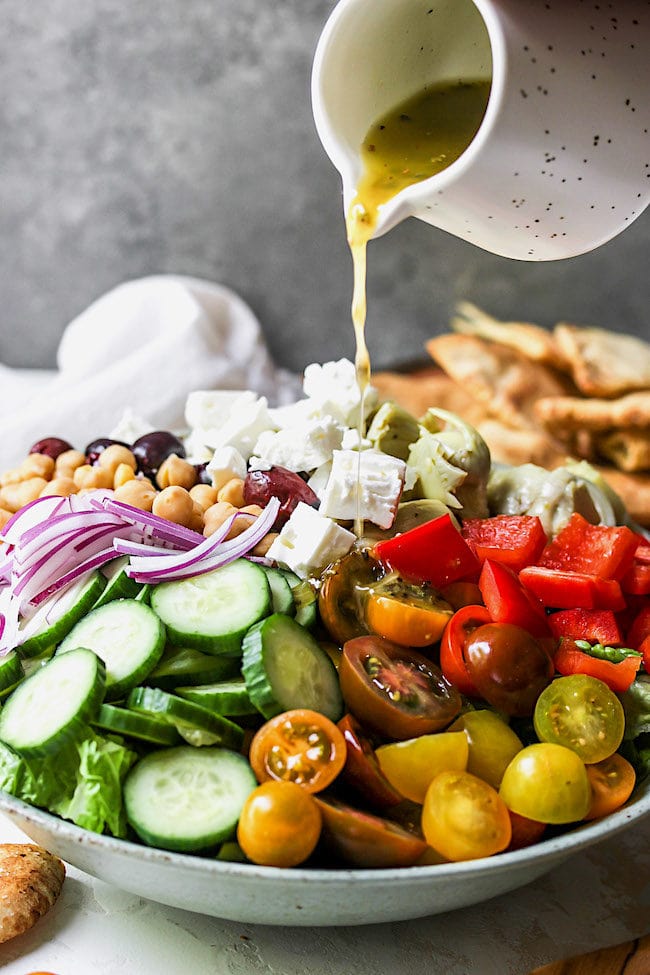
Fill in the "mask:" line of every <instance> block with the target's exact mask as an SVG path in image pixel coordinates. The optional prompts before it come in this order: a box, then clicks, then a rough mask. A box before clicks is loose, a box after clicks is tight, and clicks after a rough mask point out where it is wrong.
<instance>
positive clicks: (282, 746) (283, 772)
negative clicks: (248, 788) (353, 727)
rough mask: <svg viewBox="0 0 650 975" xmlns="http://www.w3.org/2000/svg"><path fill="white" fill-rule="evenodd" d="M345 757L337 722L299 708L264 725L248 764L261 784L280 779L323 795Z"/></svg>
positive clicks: (256, 735) (252, 747) (341, 766)
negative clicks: (322, 790)
mask: <svg viewBox="0 0 650 975" xmlns="http://www.w3.org/2000/svg"><path fill="white" fill-rule="evenodd" d="M345 756H346V749H345V739H344V737H343V734H342V732H341V731H340V730H339V729H338V728H337V727H336V725H335V724H334V722H333V721H330V720H329V718H326V717H325V715H324V714H319V713H318V711H310V710H308V709H307V708H298V709H296V710H295V711H283V712H282V714H277V715H276V716H275V717H274V718H271V720H270V721H267V722H266V724H263V725H262V727H261V728H260V729H259V730H258V731H257V732H256V733H255V735H254V737H253V740H252V742H251V748H250V755H249V761H250V763H251V766H252V768H253V771H254V772H255V775H256V777H257V781H258V782H266V781H268V780H269V779H278V780H282V781H286V782H294V783H296V784H297V785H300V786H302V788H303V789H305V790H306V791H307V792H320V790H321V789H325V788H327V786H328V785H330V783H332V782H333V781H334V779H335V778H336V776H337V775H338V774H339V772H340V771H341V769H342V768H343V766H344V764H345Z"/></svg>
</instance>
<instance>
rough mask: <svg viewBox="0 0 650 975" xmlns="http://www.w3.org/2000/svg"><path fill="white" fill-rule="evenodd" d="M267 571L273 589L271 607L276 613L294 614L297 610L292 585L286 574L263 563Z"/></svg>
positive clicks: (270, 586)
mask: <svg viewBox="0 0 650 975" xmlns="http://www.w3.org/2000/svg"><path fill="white" fill-rule="evenodd" d="M261 568H262V569H263V570H264V572H265V573H266V578H267V580H268V583H269V589H270V590H271V609H272V610H273V612H274V613H286V615H287V616H293V614H294V613H295V611H296V607H295V603H294V601H293V595H292V592H291V586H290V585H289V581H288V579H287V578H286V576H285V574H284V573H283V572H281V571H280V570H279V569H273V568H271V567H269V566H265V565H263V566H262V567H261Z"/></svg>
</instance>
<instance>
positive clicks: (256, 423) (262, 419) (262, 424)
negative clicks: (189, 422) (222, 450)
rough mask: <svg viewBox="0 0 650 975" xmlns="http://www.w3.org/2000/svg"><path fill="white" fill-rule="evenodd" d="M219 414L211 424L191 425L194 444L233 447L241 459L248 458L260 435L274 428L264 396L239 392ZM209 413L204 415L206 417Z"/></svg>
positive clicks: (213, 447)
mask: <svg viewBox="0 0 650 975" xmlns="http://www.w3.org/2000/svg"><path fill="white" fill-rule="evenodd" d="M224 406H225V409H224V411H223V413H222V414H221V418H220V422H219V423H218V425H217V424H215V425H214V426H210V427H205V426H198V427H194V429H193V430H192V433H191V439H192V443H193V445H194V446H196V444H198V442H199V441H202V443H203V444H204V446H206V447H210V448H212V449H213V450H217V449H218V448H219V447H235V449H236V450H238V451H239V453H240V454H241V455H242V457H243V458H244V460H248V458H249V457H250V455H251V454H252V452H253V447H254V446H255V443H256V442H257V439H258V437H259V436H260V434H262V433H264V431H266V430H274V429H275V426H274V424H273V421H272V420H271V416H270V414H269V409H268V402H267V399H266V397H265V396H260V397H257V396H255V395H254V394H249V393H241V394H239V397H238V398H236V399H234V400H233V401H232V402H231V403H230V406H229V407H228V405H227V401H224ZM208 416H209V414H205V415H204V418H205V419H207V418H208Z"/></svg>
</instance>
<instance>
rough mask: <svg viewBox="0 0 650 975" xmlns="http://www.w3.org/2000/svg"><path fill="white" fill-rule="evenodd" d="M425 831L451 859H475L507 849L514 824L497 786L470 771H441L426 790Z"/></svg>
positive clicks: (434, 844)
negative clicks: (489, 783) (511, 822)
mask: <svg viewBox="0 0 650 975" xmlns="http://www.w3.org/2000/svg"><path fill="white" fill-rule="evenodd" d="M422 832H423V833H424V836H425V839H426V840H427V842H428V843H429V845H430V846H432V847H433V848H434V850H437V851H438V852H439V853H442V855H443V856H444V857H446V858H447V859H448V860H452V861H454V862H456V861H460V860H473V859H475V858H477V857H488V856H492V855H493V854H494V853H499V852H501V850H505V849H506V847H507V846H508V843H509V842H510V837H511V835H512V827H511V825H510V816H509V814H508V808H507V806H506V804H505V803H504V801H503V799H501V797H500V796H499V794H498V792H497V791H496V789H493V788H492V786H491V785H488V783H487V782H484V781H483V780H482V779H479V778H477V777H476V776H475V775H471V774H470V773H469V772H454V771H447V772H440V773H439V774H438V775H436V777H435V779H434V780H433V782H432V783H431V785H430V786H429V788H428V789H427V794H426V796H425V797H424V805H423V807H422Z"/></svg>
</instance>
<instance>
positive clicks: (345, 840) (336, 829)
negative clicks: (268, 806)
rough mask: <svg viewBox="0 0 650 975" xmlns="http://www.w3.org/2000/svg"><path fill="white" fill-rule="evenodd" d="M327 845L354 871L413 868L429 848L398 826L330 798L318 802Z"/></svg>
mask: <svg viewBox="0 0 650 975" xmlns="http://www.w3.org/2000/svg"><path fill="white" fill-rule="evenodd" d="M316 802H317V803H318V806H319V808H320V811H321V815H322V817H323V830H322V838H323V842H324V844H325V845H326V846H327V847H328V848H329V849H330V850H331V851H332V853H334V854H335V855H336V856H337V857H339V858H340V859H341V860H342V861H343V862H344V863H346V864H349V865H350V866H353V867H410V866H412V864H414V863H415V862H416V860H417V859H418V857H420V856H422V854H423V853H424V851H425V850H426V848H427V844H426V843H425V841H424V840H423V839H422V837H421V836H418V835H416V834H415V833H412V832H411V831H409V830H408V829H405V828H404V827H403V826H400V825H399V824H398V823H394V822H391V821H390V820H388V819H383V818H382V817H381V816H373V815H372V814H370V813H366V812H361V810H360V809H354V808H353V807H352V806H348V805H346V804H345V803H343V802H340V801H339V800H338V799H334V798H332V797H331V796H327V797H321V796H319V797H318V798H316Z"/></svg>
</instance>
